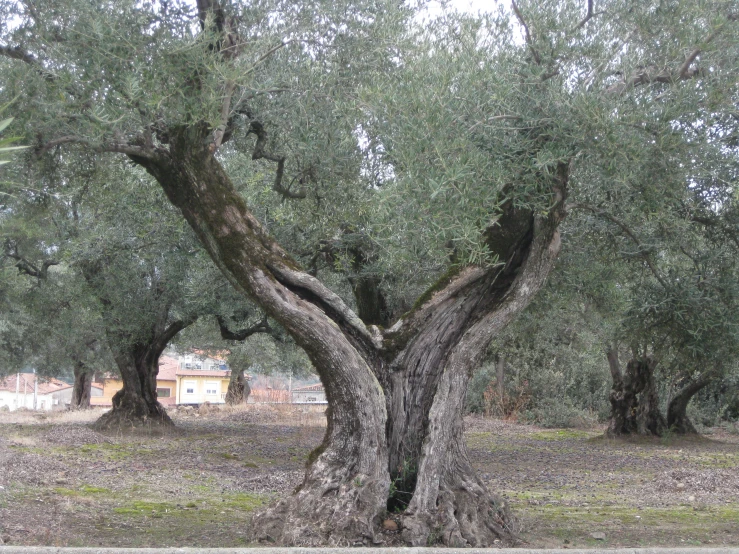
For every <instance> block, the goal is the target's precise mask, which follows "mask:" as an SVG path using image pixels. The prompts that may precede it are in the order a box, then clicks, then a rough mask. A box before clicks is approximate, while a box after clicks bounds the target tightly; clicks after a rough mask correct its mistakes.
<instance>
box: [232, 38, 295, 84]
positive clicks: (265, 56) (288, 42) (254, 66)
mask: <svg viewBox="0 0 739 554" xmlns="http://www.w3.org/2000/svg"><path fill="white" fill-rule="evenodd" d="M294 40H295V39H292V38H291V39H289V40H286V41H285V42H281V43H280V44H278V45H276V46H273V47H272V48H270V49H269V50H267V51H266V52H265V53H264V54H262V55H261V56H259V58H258V59H257V61H255V62H254V63H253V64H252V66H251V67H250V68H249V69H247V70H246V71H244V75H248V74H249V73H251V72H252V71H254V70H255V69H256V68H257V67H259V66H260V65H261V64H262V62H263V61H264V60H266V59H267V58H269V57H270V56H271V55H272V54H274V53H275V52H277V51H278V50H281V49H282V48H284V47H285V46H287V45H288V44H290V43H291V42H294Z"/></svg>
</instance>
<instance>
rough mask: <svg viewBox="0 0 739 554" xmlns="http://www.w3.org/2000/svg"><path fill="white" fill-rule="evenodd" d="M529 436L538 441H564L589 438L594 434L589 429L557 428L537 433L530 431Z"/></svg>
mask: <svg viewBox="0 0 739 554" xmlns="http://www.w3.org/2000/svg"><path fill="white" fill-rule="evenodd" d="M530 436H531V438H532V439H536V440H540V441H564V440H570V439H590V438H592V437H594V436H596V435H595V433H592V432H589V431H578V430H576V429H558V430H552V431H539V432H537V433H532V434H531V435H530Z"/></svg>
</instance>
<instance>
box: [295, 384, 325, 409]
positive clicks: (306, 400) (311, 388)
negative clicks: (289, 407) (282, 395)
mask: <svg viewBox="0 0 739 554" xmlns="http://www.w3.org/2000/svg"><path fill="white" fill-rule="evenodd" d="M292 402H293V404H328V400H326V391H325V390H324V389H323V385H322V384H321V383H317V384H315V385H308V386H307V387H300V388H297V389H293V390H292Z"/></svg>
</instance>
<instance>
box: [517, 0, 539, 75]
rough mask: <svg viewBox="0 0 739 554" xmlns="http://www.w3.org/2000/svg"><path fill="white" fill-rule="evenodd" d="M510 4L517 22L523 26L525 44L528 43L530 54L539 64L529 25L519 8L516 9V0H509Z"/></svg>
mask: <svg viewBox="0 0 739 554" xmlns="http://www.w3.org/2000/svg"><path fill="white" fill-rule="evenodd" d="M511 6H512V7H513V13H515V14H516V18H517V19H518V22H519V23H520V24H521V26H522V27H523V30H524V34H525V38H526V44H527V45H528V47H529V50H531V54H532V55H533V56H534V60H536V63H537V64H539V65H541V56H540V55H539V52H537V51H536V48H534V40H533V38H532V37H531V33H530V32H529V26H528V25H527V24H526V20H525V19H524V18H523V14H522V13H521V10H519V9H518V5H517V4H516V0H511Z"/></svg>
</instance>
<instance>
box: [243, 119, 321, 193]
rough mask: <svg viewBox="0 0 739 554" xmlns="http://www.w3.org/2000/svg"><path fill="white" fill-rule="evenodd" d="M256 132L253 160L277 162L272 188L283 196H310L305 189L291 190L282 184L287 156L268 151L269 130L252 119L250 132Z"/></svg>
mask: <svg viewBox="0 0 739 554" xmlns="http://www.w3.org/2000/svg"><path fill="white" fill-rule="evenodd" d="M251 133H253V134H255V135H256V136H257V142H256V144H254V151H253V152H252V154H251V159H252V160H261V159H265V160H269V161H271V162H276V163H277V171H276V172H275V182H274V184H273V185H272V190H274V191H275V192H277V193H279V194H281V195H282V196H283V198H297V199H302V198H305V197H306V196H308V192H307V191H306V190H305V189H300V190H298V191H295V192H293V191H291V190H290V189H289V188H285V187H284V186H283V185H282V177H283V175H284V173H285V157H284V156H277V155H276V154H274V153H272V152H267V150H266V147H267V131H265V130H264V126H263V125H262V124H261V123H260V122H259V121H252V122H251V126H250V127H249V134H251Z"/></svg>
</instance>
